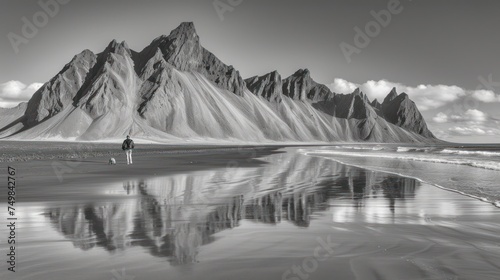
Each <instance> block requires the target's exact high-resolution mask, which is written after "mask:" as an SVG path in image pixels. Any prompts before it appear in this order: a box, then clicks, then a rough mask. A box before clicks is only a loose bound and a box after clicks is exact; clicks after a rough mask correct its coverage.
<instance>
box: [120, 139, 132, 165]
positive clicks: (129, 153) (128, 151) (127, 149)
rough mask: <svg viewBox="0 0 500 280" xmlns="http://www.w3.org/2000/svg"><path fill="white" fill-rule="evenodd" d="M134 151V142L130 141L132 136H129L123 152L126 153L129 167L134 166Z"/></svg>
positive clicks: (123, 146) (123, 145)
mask: <svg viewBox="0 0 500 280" xmlns="http://www.w3.org/2000/svg"><path fill="white" fill-rule="evenodd" d="M133 149H134V140H132V139H130V136H129V135H127V139H125V141H123V144H122V150H124V151H125V155H127V165H128V164H132V150H133Z"/></svg>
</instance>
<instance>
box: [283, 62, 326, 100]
mask: <svg viewBox="0 0 500 280" xmlns="http://www.w3.org/2000/svg"><path fill="white" fill-rule="evenodd" d="M283 94H284V95H285V96H288V97H290V98H292V99H294V100H312V101H319V100H325V99H330V98H332V97H333V95H334V94H333V93H332V92H331V91H330V89H329V88H328V87H327V86H325V85H322V84H318V83H316V82H315V81H314V80H313V78H312V77H311V72H310V71H309V69H307V68H305V69H299V70H297V71H296V72H295V73H293V74H292V75H290V76H289V77H288V78H286V79H284V80H283Z"/></svg>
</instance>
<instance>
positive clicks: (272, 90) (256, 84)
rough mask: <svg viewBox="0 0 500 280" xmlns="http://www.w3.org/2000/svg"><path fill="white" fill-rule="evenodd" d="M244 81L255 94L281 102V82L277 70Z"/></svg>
mask: <svg viewBox="0 0 500 280" xmlns="http://www.w3.org/2000/svg"><path fill="white" fill-rule="evenodd" d="M245 83H246V85H247V88H248V89H249V90H250V91H251V92H253V93H254V94H255V95H257V96H262V97H264V98H265V99H267V100H269V101H271V102H281V99H282V87H283V82H282V80H281V75H280V74H279V73H278V72H277V71H273V72H271V73H268V74H266V75H263V76H260V77H259V76H255V77H252V78H249V79H246V80H245Z"/></svg>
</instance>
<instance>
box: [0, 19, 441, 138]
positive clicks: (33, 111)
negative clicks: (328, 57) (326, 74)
mask: <svg viewBox="0 0 500 280" xmlns="http://www.w3.org/2000/svg"><path fill="white" fill-rule="evenodd" d="M127 134H131V135H132V136H136V137H144V138H155V139H165V140H167V141H176V140H179V139H192V138H199V139H223V140H229V141H253V142H265V141H292V142H315V141H322V142H332V141H371V142H433V141H438V140H437V139H436V138H435V137H434V135H433V134H432V132H430V131H429V130H428V128H427V125H426V123H425V120H424V119H423V117H422V115H421V114H420V112H419V111H418V108H417V106H416V105H415V103H414V102H413V101H411V100H410V99H409V97H408V96H407V95H406V94H405V93H401V94H399V95H398V94H397V92H396V89H393V90H392V91H391V92H390V93H389V94H388V96H387V97H386V98H385V99H384V102H383V103H381V104H380V103H378V101H376V100H374V101H372V102H370V100H369V99H368V97H367V96H366V95H365V94H364V93H362V92H361V91H360V90H359V89H356V90H355V91H354V92H353V93H351V94H338V93H334V92H332V91H331V90H330V89H329V88H328V87H327V86H325V85H323V84H320V83H317V82H316V81H314V79H313V78H312V75H311V72H310V71H309V70H308V69H299V70H297V71H296V72H295V73H293V74H292V75H290V76H289V77H286V78H282V77H281V75H280V74H279V73H278V72H277V71H273V72H270V73H267V74H264V75H262V76H254V77H250V78H247V79H243V78H242V77H241V75H240V73H239V71H238V70H236V69H235V68H234V67H233V66H232V65H226V64H224V63H223V62H222V61H221V60H219V59H218V58H217V57H216V56H215V55H214V54H213V53H211V52H210V51H208V50H206V49H205V48H204V47H203V46H202V45H201V43H200V39H199V36H198V34H197V33H196V30H195V27H194V24H193V23H192V22H187V23H182V24H181V25H179V27H177V28H176V29H174V30H173V31H172V32H171V33H170V34H169V35H168V36H167V35H162V36H159V37H157V38H155V39H154V40H153V41H152V42H151V43H150V44H149V45H148V46H146V47H145V48H144V49H143V50H141V51H139V52H136V51H134V50H131V49H130V48H129V47H128V45H127V44H126V42H125V41H123V42H120V43H118V42H117V41H116V40H112V41H111V42H110V43H109V44H108V46H107V47H106V48H105V49H104V50H103V51H102V52H101V53H98V54H94V53H93V52H92V51H90V50H83V51H82V52H81V53H79V54H77V55H75V56H74V57H73V59H72V60H71V61H70V62H69V63H68V64H66V65H65V66H64V67H63V68H62V70H61V71H60V72H59V73H58V74H57V75H56V76H54V77H53V78H52V79H50V80H49V81H48V82H47V83H45V84H44V85H43V86H42V87H41V88H40V89H39V90H38V91H37V92H35V94H34V95H33V97H32V98H31V99H30V100H29V102H28V103H27V105H26V111H25V112H24V114H23V115H21V116H20V117H18V118H16V119H15V120H13V121H11V122H9V123H8V124H4V123H2V124H1V126H0V137H1V138H8V139H50V138H57V137H59V138H60V137H62V138H66V139H76V140H100V139H106V138H115V137H122V136H124V135H127Z"/></svg>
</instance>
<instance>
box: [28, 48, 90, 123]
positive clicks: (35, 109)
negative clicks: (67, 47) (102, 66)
mask: <svg viewBox="0 0 500 280" xmlns="http://www.w3.org/2000/svg"><path fill="white" fill-rule="evenodd" d="M96 61H97V56H96V55H95V54H94V53H93V52H91V51H89V50H84V51H83V52H81V53H79V54H77V55H75V56H74V57H73V59H72V60H71V61H70V62H69V63H68V64H66V65H65V66H64V68H63V69H62V70H61V71H60V72H59V73H58V74H57V75H56V76H55V77H54V78H52V79H51V80H50V81H49V82H47V83H45V84H44V85H43V86H42V87H41V88H40V89H39V90H38V91H37V92H35V94H34V95H33V97H32V98H31V99H30V101H29V102H28V107H27V109H26V114H25V115H26V119H25V125H26V126H28V127H31V126H34V125H36V124H38V123H40V122H42V121H43V120H45V119H47V118H50V117H52V116H54V115H56V114H57V113H59V112H61V111H62V110H63V109H64V108H65V107H67V106H69V105H71V103H73V98H74V97H75V96H76V94H77V92H78V91H79V90H80V88H81V87H82V85H83V83H84V81H85V79H86V77H87V74H88V73H89V71H90V69H92V67H94V65H95V64H96Z"/></svg>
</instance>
